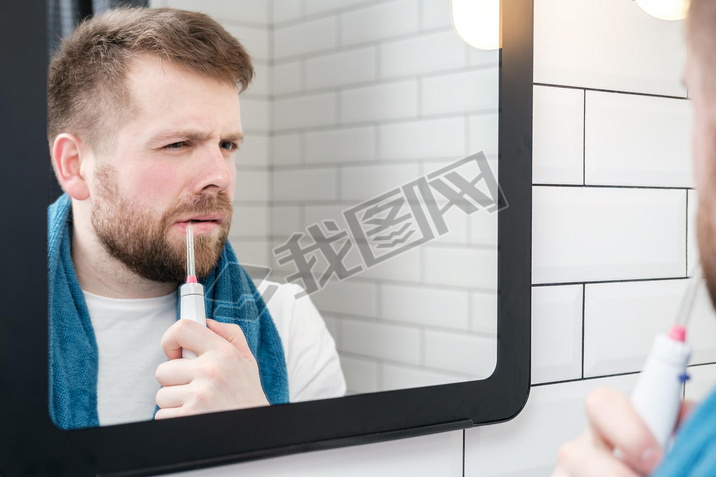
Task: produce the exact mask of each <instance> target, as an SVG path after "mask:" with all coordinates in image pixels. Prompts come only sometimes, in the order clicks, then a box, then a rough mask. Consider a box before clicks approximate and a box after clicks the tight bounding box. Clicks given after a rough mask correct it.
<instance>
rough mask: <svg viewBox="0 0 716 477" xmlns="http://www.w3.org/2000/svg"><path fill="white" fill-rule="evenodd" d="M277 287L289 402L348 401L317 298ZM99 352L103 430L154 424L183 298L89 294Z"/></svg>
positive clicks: (275, 311)
mask: <svg viewBox="0 0 716 477" xmlns="http://www.w3.org/2000/svg"><path fill="white" fill-rule="evenodd" d="M271 285H278V289H277V291H276V292H275V294H274V295H273V296H272V297H271V299H270V300H269V302H268V304H267V306H268V309H269V312H270V313H271V317H272V318H273V320H274V323H275V324H276V328H277V330H278V333H279V335H280V336H281V341H282V343H283V349H284V354H285V356H286V367H287V371H288V388H289V400H290V401H291V402H296V401H308V400H311V399H325V398H331V397H339V396H343V395H344V394H345V392H346V383H345V379H344V378H343V372H342V370H341V365H340V361H339V358H338V353H337V352H336V346H335V342H334V341H333V338H332V337H331V335H330V333H329V332H328V330H327V329H326V325H325V323H324V322H323V319H322V318H321V315H320V313H319V312H318V310H317V309H316V307H315V306H314V305H313V303H312V302H311V300H310V297H308V296H305V297H302V298H300V299H298V300H297V299H296V298H295V295H297V294H298V293H299V292H301V290H302V289H301V287H299V286H298V285H294V284H278V283H274V282H268V281H263V282H262V283H261V286H260V287H259V291H260V292H262V293H263V292H264V290H265V289H266V287H268V286H271ZM84 296H85V301H86V302H87V309H88V310H89V314H90V319H91V321H92V326H93V328H94V332H95V336H96V338H97V347H98V349H99V376H98V382H97V411H98V414H99V422H100V425H102V426H107V425H112V424H121V423H127V422H137V421H146V420H151V419H153V418H154V406H155V398H156V394H157V391H159V389H160V386H159V383H158V382H157V380H156V379H155V377H154V374H155V372H156V370H157V367H158V366H159V365H160V364H161V363H163V362H165V361H166V360H167V358H166V356H165V355H164V352H163V351H162V348H161V338H162V336H163V335H164V332H165V331H166V330H167V329H168V328H169V327H170V326H171V325H172V324H174V322H175V321H176V316H177V315H176V303H177V292H176V291H175V292H173V293H171V294H169V295H166V296H162V297H157V298H144V299H116V298H106V297H102V296H98V295H94V294H92V293H88V292H84Z"/></svg>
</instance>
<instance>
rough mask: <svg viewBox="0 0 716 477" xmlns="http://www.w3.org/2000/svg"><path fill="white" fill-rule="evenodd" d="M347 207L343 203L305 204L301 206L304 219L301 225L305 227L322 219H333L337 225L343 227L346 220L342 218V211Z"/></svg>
mask: <svg viewBox="0 0 716 477" xmlns="http://www.w3.org/2000/svg"><path fill="white" fill-rule="evenodd" d="M347 208H348V206H344V205H316V204H310V205H305V206H303V217H304V219H303V223H302V224H301V227H302V228H305V227H308V226H309V225H312V224H317V223H320V222H322V221H324V220H335V221H336V223H337V224H338V227H340V228H341V229H345V228H346V227H347V225H346V221H345V220H343V211H344V210H346V209H347Z"/></svg>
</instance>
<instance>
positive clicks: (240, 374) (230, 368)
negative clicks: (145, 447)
mask: <svg viewBox="0 0 716 477" xmlns="http://www.w3.org/2000/svg"><path fill="white" fill-rule="evenodd" d="M206 325H207V326H206V327H205V326H201V325H200V324H198V323H196V322H194V321H191V320H178V321H177V322H176V323H174V324H173V325H172V326H171V327H170V328H169V329H168V330H167V331H166V333H164V336H163V337H162V349H163V350H164V354H166V355H167V358H169V361H167V362H166V363H162V364H161V365H159V367H158V368H157V373H156V378H157V381H159V383H160V384H161V385H162V389H160V390H159V392H158V393H157V405H158V406H159V407H160V408H161V409H160V410H159V411H158V412H157V414H156V416H155V418H156V419H165V418H170V417H178V416H190V415H192V414H201V413H206V412H216V411H226V410H230V409H243V408H247V407H256V406H267V405H268V404H269V403H268V400H267V399H266V396H265V395H264V392H263V389H262V388H261V380H260V378H259V368H258V364H257V363H256V359H255V358H254V356H253V355H252V354H251V350H250V349H249V345H248V343H247V342H246V338H245V337H244V333H243V332H242V331H241V328H239V327H238V326H237V325H230V324H226V323H219V322H218V321H214V320H211V319H207V320H206ZM182 348H186V349H188V350H191V351H193V352H195V353H196V355H197V357H196V358H194V359H182V357H181V350H182Z"/></svg>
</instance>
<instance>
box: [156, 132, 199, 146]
mask: <svg viewBox="0 0 716 477" xmlns="http://www.w3.org/2000/svg"><path fill="white" fill-rule="evenodd" d="M210 138H211V133H209V132H206V131H198V130H194V129H188V130H183V131H164V132H160V133H158V134H155V135H154V136H152V137H151V138H150V139H149V144H152V145H164V144H166V143H170V142H177V141H206V140H208V139H210Z"/></svg>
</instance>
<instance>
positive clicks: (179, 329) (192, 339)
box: [162, 320, 216, 360]
mask: <svg viewBox="0 0 716 477" xmlns="http://www.w3.org/2000/svg"><path fill="white" fill-rule="evenodd" d="M214 338H216V335H215V334H214V333H211V332H209V330H208V329H207V328H206V326H202V325H200V324H199V323H197V322H195V321H193V320H177V322H176V323H174V324H173V325H172V326H170V327H169V329H168V330H167V331H166V332H165V333H164V336H162V350H164V354H165V355H166V356H167V358H169V359H170V360H171V359H177V358H181V350H182V348H186V349H188V350H190V351H194V352H195V353H196V354H202V353H203V352H205V351H207V350H209V349H211V347H212V346H211V343H212V340H213V339H214Z"/></svg>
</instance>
